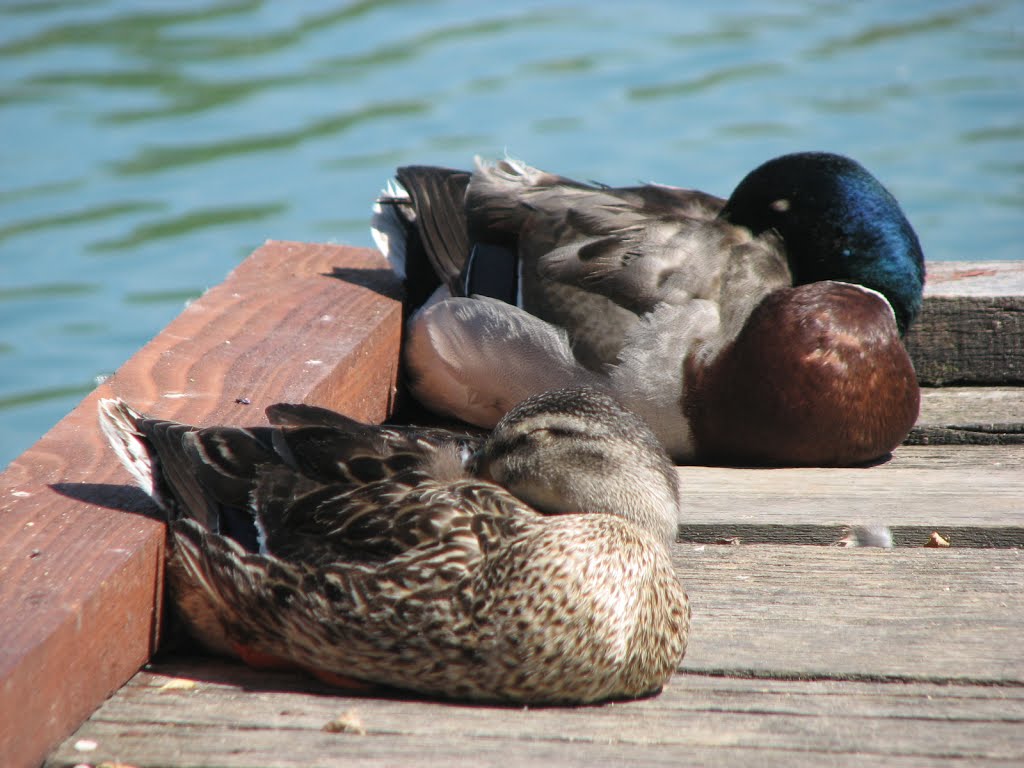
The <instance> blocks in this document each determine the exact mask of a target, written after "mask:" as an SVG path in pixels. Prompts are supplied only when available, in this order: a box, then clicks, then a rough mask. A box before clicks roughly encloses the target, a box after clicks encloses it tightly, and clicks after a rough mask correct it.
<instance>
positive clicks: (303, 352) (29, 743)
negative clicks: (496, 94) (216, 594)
mask: <svg viewBox="0 0 1024 768" xmlns="http://www.w3.org/2000/svg"><path fill="white" fill-rule="evenodd" d="M334 270H340V271H338V272H334ZM397 291H398V286H397V285H396V283H395V281H394V280H393V279H392V277H391V276H390V272H389V271H388V270H387V267H386V264H384V263H383V261H382V260H381V257H380V256H379V255H378V254H376V253H375V252H373V251H369V250H356V249H351V248H339V247H333V246H311V245H301V244H297V243H268V244H267V245H265V246H264V247H263V248H261V249H259V250H258V251H257V252H256V253H254V254H253V255H252V256H251V257H249V258H248V259H247V260H246V261H244V262H243V263H242V264H241V265H240V266H239V267H238V268H237V269H236V270H235V271H234V272H232V274H231V275H230V276H229V277H228V278H227V280H226V281H225V282H224V283H222V284H221V285H219V286H217V287H216V288H213V289H211V290H210V291H209V292H207V293H206V294H205V295H204V296H202V297H201V298H200V299H198V300H197V301H195V302H194V303H193V304H191V305H190V306H189V307H188V308H187V309H186V310H185V311H184V312H183V313H182V314H181V315H180V316H179V317H178V318H177V319H176V320H174V321H173V322H172V323H171V324H170V325H169V326H168V327H167V328H166V329H165V330H164V332H163V333H161V334H160V335H159V336H158V337H156V338H155V339H154V340H153V341H151V342H150V343H149V344H147V345H146V346H145V347H143V348H142V349H141V350H140V351H139V352H138V353H137V354H136V355H135V356H134V357H132V359H131V360H129V361H128V362H127V363H125V365H124V366H122V368H121V369H120V370H119V371H118V372H117V374H116V375H115V376H114V377H112V378H111V379H110V380H109V381H108V382H106V383H105V384H103V385H102V386H100V387H99V388H98V389H97V390H96V391H95V392H93V393H92V394H91V395H89V396H88V397H87V398H85V400H83V402H82V403H81V404H80V405H79V406H78V407H77V408H76V409H75V410H74V411H73V412H72V413H71V414H69V415H68V416H67V417H66V418H64V419H63V420H62V421H61V422H60V423H59V424H57V426H55V427H54V428H53V429H52V430H51V431H50V432H49V433H47V434H46V435H45V436H44V437H43V438H42V439H41V440H39V442H38V443H36V445H34V446H33V447H32V448H31V449H29V450H28V451H27V452H26V453H24V454H23V455H22V456H21V457H19V458H18V459H16V460H15V461H14V462H13V463H12V464H11V465H10V467H9V468H8V469H7V471H6V472H4V473H3V475H0V723H2V724H3V726H2V727H0V754H2V755H4V757H5V758H6V760H5V765H33V764H38V762H39V761H40V760H42V759H43V757H44V756H45V755H46V752H47V750H48V749H50V748H51V747H52V745H53V744H54V743H56V742H57V741H58V740H59V739H60V738H62V737H64V736H65V735H66V734H67V733H69V732H70V731H71V730H73V729H74V728H75V727H76V726H77V725H78V723H80V722H81V720H82V719H83V718H85V717H86V716H87V715H88V714H89V712H91V711H92V710H93V709H94V708H95V707H96V705H97V704H98V703H99V702H101V701H102V700H103V699H104V698H105V697H106V696H108V695H109V694H110V693H112V692H113V691H114V690H116V689H117V687H118V686H119V685H121V684H122V683H123V682H124V681H125V680H126V679H128V678H129V677H130V676H131V675H132V674H133V673H134V672H135V671H136V670H137V669H138V668H139V666H140V665H141V664H143V663H144V662H145V661H146V659H147V658H148V657H149V655H150V653H151V651H152V649H153V638H154V636H155V633H156V631H157V624H158V617H159V605H160V595H161V579H162V568H163V539H164V526H163V525H162V523H158V522H154V521H152V520H149V519H147V518H146V517H143V516H141V515H138V514H123V513H122V512H119V511H117V510H123V511H135V512H139V511H146V510H152V509H153V507H152V506H151V505H150V503H149V501H148V499H146V497H145V496H144V495H143V494H142V493H141V491H137V490H136V489H134V488H131V487H128V486H129V484H130V481H129V477H128V475H127V473H126V472H125V471H124V470H123V469H122V468H121V467H120V465H119V463H118V462H117V460H116V459H115V458H114V456H113V454H112V453H111V452H110V451H109V449H108V448H107V446H106V442H105V440H104V439H103V438H102V436H101V434H100V432H99V427H98V425H97V420H96V404H97V400H98V399H99V398H100V397H110V396H114V395H116V396H120V397H123V398H124V399H125V400H127V401H129V402H130V403H131V404H132V405H134V406H136V407H137V408H139V409H140V410H143V411H145V412H148V413H151V414H153V415H156V416H160V417H164V418H173V419H179V420H182V421H187V422H190V423H197V424H210V423H214V422H216V423H228V424H237V423H265V419H264V416H263V407H264V406H266V405H269V404H270V403H272V402H278V401H282V400H284V401H305V402H311V403H315V404H319V405H325V406H328V407H331V408H336V409H339V410H343V411H346V412H348V413H350V414H351V415H353V416H355V417H357V418H361V419H370V420H373V419H376V420H380V419H383V418H384V417H385V416H386V415H387V414H388V413H389V409H390V406H391V400H392V397H393V393H394V391H395V383H396V367H397V359H398V344H399V340H400V332H401V303H400V301H399V300H398V293H397ZM242 399H248V401H249V402H250V404H243V403H241V402H238V400H242Z"/></svg>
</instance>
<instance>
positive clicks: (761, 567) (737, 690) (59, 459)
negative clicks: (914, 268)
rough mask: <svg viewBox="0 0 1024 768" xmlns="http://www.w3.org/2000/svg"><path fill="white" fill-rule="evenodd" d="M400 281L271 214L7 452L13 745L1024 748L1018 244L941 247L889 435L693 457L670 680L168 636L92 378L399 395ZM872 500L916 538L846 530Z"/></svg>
mask: <svg viewBox="0 0 1024 768" xmlns="http://www.w3.org/2000/svg"><path fill="white" fill-rule="evenodd" d="M398 295H399V294H398V286H397V285H396V283H395V281H394V279H393V278H392V277H391V275H390V274H389V273H388V271H387V269H386V266H385V265H384V264H383V262H382V260H381V259H380V257H379V256H378V255H377V254H375V253H374V252H372V251H367V250H360V249H351V248H341V247H334V246H321V245H308V244H299V243H268V244H267V245H266V246H264V247H263V248H261V249H260V250H259V251H257V252H256V253H255V254H253V256H251V257H250V258H249V259H248V260H246V262H244V263H243V264H242V265H241V266H240V267H239V268H238V269H236V270H235V271H234V272H233V273H232V275H231V276H230V277H229V278H228V279H227V280H226V281H225V282H224V283H223V284H221V285H220V286H217V287H216V288H214V289H212V290H211V291H209V292H208V293H207V294H205V295H204V296H203V297H202V298H200V299H199V300H197V301H196V302H195V303H193V304H192V305H191V306H190V307H189V308H188V309H186V310H185V312H184V313H183V314H182V315H181V316H180V317H178V318H177V319H176V320H175V321H174V322H173V323H171V325H169V326H168V327H167V329H165V330H164V332H163V333H161V334H160V335H159V336H158V337H157V338H155V339H154V340H153V341H152V342H150V343H149V344H148V345H146V347H144V348H143V349H142V350H140V352H139V353H138V354H137V355H135V357H133V358H132V359H131V360H130V361H129V362H128V363H126V364H125V366H123V367H122V368H121V370H119V371H118V373H117V374H116V375H115V376H114V377H113V378H112V379H111V380H110V381H108V382H106V383H105V384H103V385H102V386H101V387H99V388H98V389H97V391H96V392H94V393H93V394H91V395H90V396H89V397H87V398H86V399H85V400H84V401H83V402H82V404H81V405H80V406H79V407H78V408H76V409H75V411H73V412H72V413H71V414H69V416H68V417H66V418H65V419H64V420H63V421H61V422H60V423H59V424H58V425H57V426H56V427H54V429H53V430H51V432H49V433H48V434H47V435H45V436H44V437H43V438H42V439H41V440H40V441H39V442H38V443H37V444H36V445H35V446H34V447H33V448H31V449H30V450H29V451H27V452H26V453H25V454H24V455H23V456H22V457H20V458H19V459H18V460H16V461H15V462H14V463H13V464H12V465H11V467H10V468H9V469H8V470H7V471H6V472H5V473H4V474H3V475H0V755H2V756H4V757H5V758H6V759H5V761H4V764H5V765H13V766H20V765H24V766H33V765H38V764H40V763H41V762H45V765H47V766H75V765H92V766H97V765H101V764H104V763H105V764H108V765H118V764H120V765H127V766H137V767H138V768H141V767H142V766H176V767H177V766H182V767H183V766H200V765H217V766H270V765H277V766H319V765H337V764H348V763H353V764H356V763H358V764H368V765H404V764H409V765H417V766H432V765H444V766H451V765H462V764H467V765H468V764H472V765H474V766H480V765H497V764H501V765H503V766H507V765H529V764H545V765H548V764H558V765H593V764H595V763H596V762H598V761H607V762H610V763H635V764H643V765H660V764H666V765H668V764H671V765H673V766H680V765H749V764H755V765H786V766H790V765H814V766H817V765H894V766H902V765H906V766H927V765H953V764H957V765H960V764H964V763H965V762H966V763H969V764H972V765H975V764H983V765H988V764H991V765H1011V764H1018V765H1019V764H1022V763H1024V551H1022V548H1024V471H1022V470H1024V433H1022V430H1024V428H1022V426H1021V425H1024V388H1022V386H1021V385H1022V384H1024V262H1021V263H984V262H983V263H959V264H930V265H929V282H928V289H927V292H926V295H927V298H926V304H925V311H924V313H923V316H922V318H921V321H920V323H919V325H918V327H917V328H916V330H915V331H914V333H913V335H912V337H911V338H910V339H909V341H908V346H909V347H910V349H911V352H912V355H913V357H914V359H915V365H916V366H917V369H918V372H919V375H920V377H921V379H922V381H923V382H924V383H927V384H941V385H944V386H943V387H942V388H936V389H929V390H926V391H925V397H924V404H923V407H922V415H921V420H920V422H919V427H920V428H919V429H918V430H917V431H916V432H915V435H914V438H915V440H914V441H915V442H916V443H919V444H915V445H906V446H903V447H901V448H900V449H899V450H897V451H896V452H895V454H894V456H893V458H892V460H891V461H889V462H887V463H884V464H880V465H878V466H874V467H870V468H859V469H727V468H714V467H683V468H680V470H679V472H680V474H681V480H682V486H683V494H684V501H685V504H686V509H687V519H686V521H685V523H684V524H683V525H682V526H681V531H680V534H681V540H680V542H679V543H677V544H676V546H675V550H674V560H675V565H676V568H677V571H678V573H679V577H680V579H681V580H682V582H683V583H684V585H685V586H686V588H687V590H688V592H689V594H690V597H691V599H692V601H693V609H694V620H693V629H692V635H691V645H690V648H689V650H688V653H687V655H686V658H685V660H684V662H683V664H682V667H681V668H680V670H679V672H678V673H677V674H676V675H675V676H674V677H673V679H672V681H671V684H670V685H669V686H668V688H667V689H666V690H665V691H664V692H663V693H662V694H661V695H660V696H657V697H654V698H651V699H648V700H644V701H638V702H629V703H615V704H609V705H604V706H599V707H581V708H541V709H529V708H526V709H517V708H501V707H477V706H470V705H464V704H452V703H441V702H436V701H429V700H422V699H415V698H401V697H399V698H387V697H359V698H354V697H350V696H339V695H337V693H336V692H335V691H332V690H331V689H329V688H326V687H324V686H323V685H321V684H320V683H318V682H316V681H313V680H311V679H308V678H306V677H303V676H297V675H292V674H284V673H267V672H257V671H254V670H250V669H247V668H245V667H242V666H240V665H237V664H234V663H231V662H227V661H223V660H217V659H211V658H203V657H185V656H160V657H158V658H157V659H156V660H155V661H149V660H150V658H151V656H152V654H153V652H154V650H155V640H154V638H155V637H156V633H157V630H158V622H159V614H160V599H161V594H162V557H163V526H162V525H160V524H159V523H155V522H153V521H152V520H150V519H148V518H147V517H145V516H144V515H142V514H137V513H139V512H144V511H145V510H146V509H147V501H146V499H145V498H144V496H143V495H142V494H141V492H138V491H136V490H135V489H133V488H131V487H128V484H129V478H128V476H127V474H126V473H125V472H124V471H123V470H122V469H121V467H120V466H119V465H118V464H117V462H116V460H115V459H114V457H113V456H112V454H111V453H109V452H108V450H107V449H106V446H105V445H104V443H103V441H102V438H101V436H100V435H99V430H98V427H97V425H96V416H95V413H96V400H97V399H98V398H99V397H109V396H112V395H117V396H120V397H123V398H124V399H126V400H128V401H129V402H130V403H132V404H133V405H135V406H136V407H138V408H140V409H141V410H144V411H146V412H149V413H152V414H154V415H156V416H161V417H168V418H177V419H180V420H183V421H189V422H192V423H198V424H210V423H248V424H252V423H262V422H263V421H264V419H263V413H262V411H263V407H264V406H266V405H267V404H269V403H272V402H278V401H293V402H295V401H303V402H310V403H316V404H320V405H325V406H327V407H332V408H336V409H338V410H342V411H345V412H347V413H349V414H350V415H353V416H356V417H358V418H363V419H377V420H380V419H383V418H385V417H386V416H387V415H388V414H389V413H390V412H391V411H392V409H393V407H394V403H395V394H396V391H397V390H396V383H397V361H398V344H399V339H400V332H401V305H400V301H399V300H398ZM947 443H948V444H947ZM965 443H966V444H965ZM859 524H881V525H887V526H889V528H890V529H891V531H892V533H893V539H894V542H895V544H896V547H895V548H893V549H862V548H846V547H840V546H827V545H829V544H834V543H836V542H839V541H840V540H841V539H843V538H844V537H845V536H846V534H847V533H848V531H849V527H850V526H852V525H859ZM932 532H937V533H939V534H940V535H942V536H943V537H944V538H945V539H947V540H949V541H950V543H951V546H950V547H948V548H931V547H925V546H924V545H925V544H926V542H928V541H929V539H930V536H931V534H932ZM147 662H148V663H147ZM140 668H141V671H140ZM108 697H109V698H108Z"/></svg>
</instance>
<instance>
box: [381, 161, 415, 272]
mask: <svg viewBox="0 0 1024 768" xmlns="http://www.w3.org/2000/svg"><path fill="white" fill-rule="evenodd" d="M415 215H416V214H415V211H414V210H413V208H412V200H411V199H410V197H409V193H408V192H407V191H406V189H405V187H403V186H402V185H401V184H399V183H398V181H397V180H393V179H392V180H389V181H388V183H387V184H385V185H384V189H383V190H381V193H380V197H378V198H377V200H376V202H374V204H373V217H372V218H371V220H370V234H371V235H372V236H373V242H374V243H376V245H377V248H378V249H379V250H380V252H381V253H383V254H384V256H385V257H386V258H387V260H388V263H389V264H390V265H391V269H392V270H394V272H395V274H396V275H398V276H399V277H400V278H401V279H402V280H404V279H405V273H406V260H407V259H406V247H405V242H406V238H407V237H408V227H409V224H410V220H409V217H413V218H415Z"/></svg>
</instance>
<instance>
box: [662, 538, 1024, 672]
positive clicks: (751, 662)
mask: <svg viewBox="0 0 1024 768" xmlns="http://www.w3.org/2000/svg"><path fill="white" fill-rule="evenodd" d="M673 554H674V562H675V564H676V568H677V572H678V573H679V577H680V579H681V580H682V583H683V584H684V585H685V586H686V589H687V592H688V593H689V595H690V598H691V600H692V602H693V625H692V630H691V631H692V638H691V641H690V647H689V649H688V651H687V654H686V659H685V661H684V663H683V667H684V669H686V670H688V671H690V672H704V673H720V674H729V675H732V676H748V675H763V676H766V677H777V678H778V677H785V678H796V679H802V678H830V679H849V680H884V679H901V680H916V681H932V682H945V681H952V682H958V683H971V682H984V683H990V684H1003V685H1012V686H1024V644H1022V643H1021V642H1020V638H1021V637H1024V552H1022V551H1021V550H1017V549H1000V550H991V549H990V550H980V549H955V548H952V549H889V550H884V549H861V548H853V549H842V548H836V547H806V546H804V547H800V546H712V545H706V546H705V545H693V544H680V545H677V547H676V548H675V551H674V553H673Z"/></svg>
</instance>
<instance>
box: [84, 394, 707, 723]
mask: <svg viewBox="0 0 1024 768" xmlns="http://www.w3.org/2000/svg"><path fill="white" fill-rule="evenodd" d="M268 416H269V417H270V419H271V421H272V422H273V423H274V424H275V426H269V427H253V428H250V429H239V428H233V427H211V428H206V429H197V428H195V427H190V426H186V425H184V424H178V423H176V422H170V421H160V420H155V419H148V418H144V417H142V416H141V415H139V414H138V413H136V412H135V411H133V410H132V409H131V408H129V407H128V406H127V405H125V404H124V403H123V402H121V401H119V400H104V401H102V402H101V404H100V422H101V425H102V427H103V431H104V432H105V433H106V435H107V437H108V439H109V440H110V443H111V445H112V446H113V447H114V450H115V451H116V453H117V454H118V456H119V457H120V459H121V461H122V462H123V463H124V464H125V466H126V467H127V468H128V469H129V471H130V472H131V473H132V475H133V476H134V478H135V479H136V481H137V482H138V483H139V485H140V486H141V487H142V488H143V489H144V490H145V491H147V492H148V493H149V494H150V495H151V496H152V497H153V498H154V499H155V500H156V501H157V503H158V504H159V505H160V506H161V507H162V508H164V509H165V510H166V511H167V512H168V513H169V516H170V518H171V532H172V535H171V536H170V546H169V554H168V566H167V581H168V585H169V587H170V594H171V596H172V599H173V601H174V602H175V604H176V605H177V606H178V608H179V609H180V612H181V613H182V615H183V616H184V619H185V622H186V624H187V625H188V626H189V628H190V630H191V631H192V632H193V633H194V634H195V635H196V637H197V639H199V640H200V641H201V642H202V643H204V644H205V645H206V646H208V647H209V648H211V649H212V650H214V651H218V652H222V653H227V654H233V655H237V656H240V657H242V658H243V659H245V660H247V661H250V662H255V661H260V662H264V663H266V662H269V661H271V660H273V661H281V662H287V663H289V664H291V665H294V666H298V667H302V668H305V669H307V670H309V671H311V672H313V673H315V674H317V675H318V676H321V677H324V678H325V679H328V680H331V681H337V680H338V679H339V678H346V679H349V680H352V681H359V682H362V683H368V684H373V685H384V686H390V687H396V688H403V689H407V690H412V691H417V692H420V693H425V694H436V695H442V696H447V697H454V698H461V699H471V700H478V701H493V702H518V703H524V704H568V703H587V702H596V701H600V700H604V699H617V698H631V697H637V696H644V695H647V694H651V693H654V692H656V691H658V690H659V689H660V688H661V687H662V686H663V685H664V684H665V682H666V681H667V680H668V678H669V676H670V675H671V674H672V672H673V671H674V670H675V669H676V667H677V666H678V664H679V662H680V660H681V659H682V656H683V653H684V651H685V648H686V637H687V632H688V627H689V615H690V614H689V606H688V603H687V598H686V593H685V592H684V591H683V589H682V587H681V586H680V584H679V582H678V580H677V578H676V576H675V574H674V572H673V570H672V564H671V562H670V560H669V554H668V546H667V544H668V542H669V541H671V540H673V539H674V534H675V530H676V527H677V525H678V522H677V517H678V493H677V491H678V488H677V478H676V474H675V470H674V468H673V467H672V464H671V462H670V461H669V459H668V457H667V456H666V455H665V453H664V451H663V450H662V449H661V447H660V445H659V444H658V441H657V439H656V438H655V437H654V436H653V435H652V434H651V433H650V431H649V430H648V429H647V428H646V426H645V425H644V424H643V422H642V421H640V419H638V418H637V417H636V416H634V415H632V414H631V413H629V412H628V411H625V410H624V409H623V408H622V407H621V406H619V405H618V404H617V403H616V402H615V401H614V400H612V399H611V398H610V397H607V396H606V395H603V394H600V393H598V392H595V391H588V390H563V391H558V392H551V393H544V394H541V395H539V396H537V397H533V398H531V399H529V400H527V401H525V402H523V403H522V404H520V405H518V406H517V407H515V408H513V409H512V410H511V411H510V412H509V413H508V414H507V415H506V416H505V418H504V419H502V420H501V422H500V423H499V424H498V426H497V427H496V428H495V430H494V431H493V433H492V434H491V435H490V436H488V437H487V438H486V439H483V438H475V437H472V436H469V435H452V434H448V433H445V432H443V431H440V430H429V431H416V430H411V429H402V428H390V427H371V426H366V425H362V424H359V423H358V422H353V421H351V420H349V419H346V418H345V417H343V416H339V415H337V414H332V413H331V412H329V411H324V410H322V409H312V408H309V407H306V406H287V405H279V406H271V408H269V409H268Z"/></svg>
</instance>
